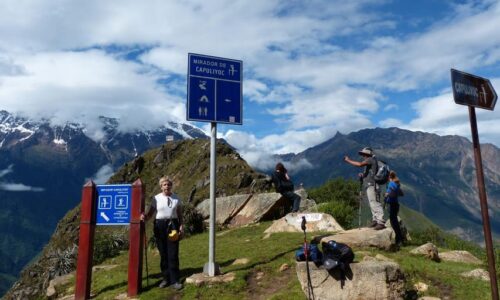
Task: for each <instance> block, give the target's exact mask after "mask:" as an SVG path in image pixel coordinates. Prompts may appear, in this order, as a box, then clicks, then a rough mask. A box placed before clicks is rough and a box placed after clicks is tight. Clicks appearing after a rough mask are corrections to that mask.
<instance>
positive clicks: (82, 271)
mask: <svg viewBox="0 0 500 300" xmlns="http://www.w3.org/2000/svg"><path fill="white" fill-rule="evenodd" d="M95 206H96V186H95V184H94V182H92V180H90V181H89V182H87V183H86V184H85V185H84V186H83V189H82V207H81V210H80V237H79V241H78V258H77V265H76V286H75V300H86V299H90V283H91V281H92V257H93V254H94V234H95V223H96V218H95V212H96V207H95Z"/></svg>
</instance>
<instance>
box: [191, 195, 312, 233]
mask: <svg viewBox="0 0 500 300" xmlns="http://www.w3.org/2000/svg"><path fill="white" fill-rule="evenodd" d="M295 192H296V193H297V194H298V195H300V196H301V198H302V200H301V205H300V210H301V211H305V210H312V211H314V210H315V208H316V203H315V202H314V201H313V200H311V199H307V193H306V191H305V190H304V189H300V190H297V191H295ZM215 203H216V204H215V205H216V211H217V216H216V222H217V223H218V224H220V225H228V226H230V227H238V226H244V225H248V224H252V223H257V222H259V221H262V220H275V219H278V218H281V217H283V216H284V215H285V213H286V209H285V207H287V206H289V205H290V204H289V203H288V200H287V199H286V198H284V197H282V196H281V194H279V193H260V194H243V195H234V196H229V197H218V198H216V199H215ZM196 209H197V210H198V211H199V212H200V213H201V214H202V215H203V216H204V217H205V218H208V217H209V216H210V211H209V209H210V199H205V200H203V201H202V202H201V203H200V204H198V205H197V206H196Z"/></svg>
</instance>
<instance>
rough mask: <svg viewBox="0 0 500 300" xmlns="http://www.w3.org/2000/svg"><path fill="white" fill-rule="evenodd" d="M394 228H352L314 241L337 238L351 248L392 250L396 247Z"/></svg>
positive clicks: (319, 241) (326, 240)
mask: <svg viewBox="0 0 500 300" xmlns="http://www.w3.org/2000/svg"><path fill="white" fill-rule="evenodd" d="M392 232H393V230H392V229H389V228H386V229H383V230H374V229H372V228H366V227H363V228H360V229H351V230H346V231H342V232H339V233H336V234H334V235H327V236H319V237H315V238H314V241H315V242H318V243H321V242H328V241H329V240H335V241H337V242H340V243H344V244H347V245H349V246H350V247H351V248H363V247H374V248H377V249H382V250H392V248H393V247H394V244H393V242H392V241H391V234H392Z"/></svg>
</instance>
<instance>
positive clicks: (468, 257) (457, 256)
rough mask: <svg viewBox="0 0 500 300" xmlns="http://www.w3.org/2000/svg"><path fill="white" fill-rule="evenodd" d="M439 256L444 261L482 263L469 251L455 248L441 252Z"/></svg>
mask: <svg viewBox="0 0 500 300" xmlns="http://www.w3.org/2000/svg"><path fill="white" fill-rule="evenodd" d="M439 257H440V258H441V259H442V260H444V261H454V262H461V263H466V264H475V265H480V264H482V263H483V262H482V261H481V260H479V259H478V258H477V257H475V256H474V255H472V254H471V253H470V252H469V251H460V250H455V251H448V252H442V253H441V254H440V255H439Z"/></svg>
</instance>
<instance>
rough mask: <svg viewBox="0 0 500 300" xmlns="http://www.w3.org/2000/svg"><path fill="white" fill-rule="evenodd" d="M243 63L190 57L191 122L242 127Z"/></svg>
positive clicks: (209, 57) (204, 56) (196, 56)
mask: <svg viewBox="0 0 500 300" xmlns="http://www.w3.org/2000/svg"><path fill="white" fill-rule="evenodd" d="M242 84H243V62H242V61H241V60H234V59H228V58H221V57H213V56H207V55H201V54H193V53H189V54H188V78H187V85H188V88H187V120H188V121H202V122H217V123H228V124H238V125H241V124H242V123H243V122H242V118H243V89H242Z"/></svg>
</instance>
